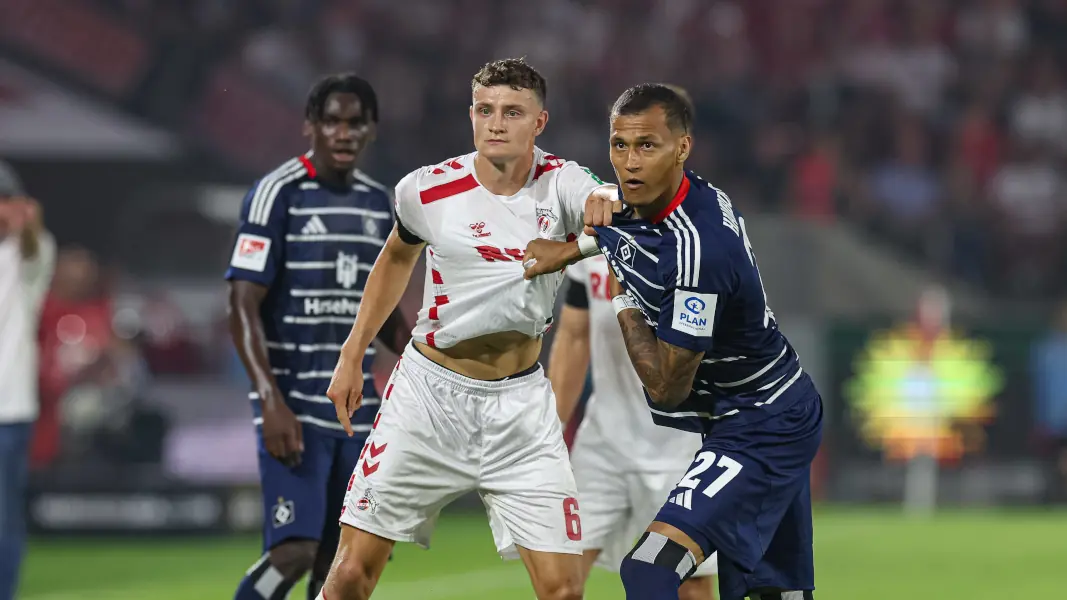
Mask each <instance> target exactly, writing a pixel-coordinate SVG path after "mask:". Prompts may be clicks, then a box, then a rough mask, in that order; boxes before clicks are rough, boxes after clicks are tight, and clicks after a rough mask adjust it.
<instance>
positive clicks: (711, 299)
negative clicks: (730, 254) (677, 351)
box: [656, 231, 737, 352]
mask: <svg viewBox="0 0 1067 600" xmlns="http://www.w3.org/2000/svg"><path fill="white" fill-rule="evenodd" d="M665 237H666V236H665ZM673 241H674V242H675V243H676V244H677V246H675V247H672V248H670V249H669V250H665V251H664V252H662V253H661V254H660V280H661V281H662V283H663V294H662V296H661V297H660V307H659V308H660V311H659V322H658V324H657V327H656V335H657V337H659V339H661V340H663V341H664V342H667V343H668V344H671V345H672V346H678V347H679V348H685V349H687V350H692V351H694V352H707V351H708V350H711V347H712V338H713V336H714V334H715V328H716V326H717V325H718V323H719V319H720V318H721V316H722V310H723V305H724V303H725V300H726V298H728V297H729V296H730V294H732V293H733V291H734V289H735V288H736V285H737V283H736V277H735V276H734V271H733V266H732V264H731V262H730V261H729V260H727V259H726V257H725V256H723V255H722V253H721V252H718V251H717V250H718V249H717V248H716V247H715V246H714V244H712V243H701V240H700V236H699V233H697V234H696V235H694V234H693V232H692V231H686V232H681V231H675V236H674V240H673Z"/></svg>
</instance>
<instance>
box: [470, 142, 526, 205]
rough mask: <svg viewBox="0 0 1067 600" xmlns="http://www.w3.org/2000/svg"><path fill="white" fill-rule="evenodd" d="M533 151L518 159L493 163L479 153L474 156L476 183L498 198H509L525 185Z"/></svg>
mask: <svg viewBox="0 0 1067 600" xmlns="http://www.w3.org/2000/svg"><path fill="white" fill-rule="evenodd" d="M533 160H534V155H533V151H530V153H528V154H524V155H523V156H521V157H519V158H513V159H510V160H506V161H503V160H502V161H495V160H491V159H489V158H486V157H485V156H482V154H481V153H478V154H475V156H474V175H475V176H476V177H477V178H478V183H480V184H482V187H484V188H485V189H487V190H489V191H490V192H491V193H493V194H496V195H498V196H511V195H512V194H515V193H517V192H518V191H519V190H521V189H522V188H523V186H525V185H526V181H527V180H529V179H530V169H532V168H533Z"/></svg>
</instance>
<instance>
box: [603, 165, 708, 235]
mask: <svg viewBox="0 0 1067 600" xmlns="http://www.w3.org/2000/svg"><path fill="white" fill-rule="evenodd" d="M690 188H692V184H691V183H690V182H689V172H688V171H683V172H682V184H681V185H680V186H678V191H676V192H675V193H674V197H673V198H671V201H670V202H669V203H667V206H666V207H664V208H663V210H662V211H660V213H659V214H658V215H656V216H655V217H652V218H651V219H647V221H648V222H650V223H652V224H653V225H659V224H660V223H662V222H663V220H664V219H666V218H667V217H668V216H669V215H670V214H671V213H672V212H674V211H675V210H676V209H677V208H678V207H679V206H681V204H682V201H683V200H685V199H686V197H688V196H689V190H690ZM619 201H620V202H622V211H621V212H620V213H618V216H620V217H623V218H625V219H632V220H634V221H642V220H646V219H642V218H641V217H640V216H638V215H637V211H635V210H634V207H633V205H630V204H627V203H626V198H625V197H623V192H622V188H621V187H620V188H619Z"/></svg>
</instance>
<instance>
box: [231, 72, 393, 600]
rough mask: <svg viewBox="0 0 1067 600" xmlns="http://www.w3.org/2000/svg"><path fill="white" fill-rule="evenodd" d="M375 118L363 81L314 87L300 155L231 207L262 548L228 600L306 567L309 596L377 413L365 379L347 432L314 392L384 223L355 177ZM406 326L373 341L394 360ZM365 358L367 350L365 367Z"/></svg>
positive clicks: (387, 224) (234, 297)
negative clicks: (237, 218) (235, 212)
mask: <svg viewBox="0 0 1067 600" xmlns="http://www.w3.org/2000/svg"><path fill="white" fill-rule="evenodd" d="M377 122H378V100H377V97H376V95H375V93H374V89H373V88H372V87H371V85H370V84H369V83H367V82H366V81H364V80H363V79H360V78H359V77H356V76H355V75H350V74H344V75H332V76H329V77H326V78H324V79H322V80H321V81H319V82H318V83H317V84H316V85H315V86H314V87H313V88H312V89H311V92H310V93H309V95H308V99H307V106H306V111H305V123H304V132H305V134H306V135H308V136H309V137H310V139H311V151H310V152H308V153H307V154H304V155H302V156H298V157H296V158H294V159H292V160H290V161H288V162H286V163H284V164H282V165H281V166H280V167H279V168H277V169H275V170H274V171H272V172H271V173H269V174H268V175H266V176H264V177H263V178H262V179H260V180H259V181H258V182H256V184H255V185H253V186H252V189H251V190H249V192H248V194H247V195H246V196H245V199H244V203H243V206H242V208H241V224H240V228H239V230H238V232H237V237H236V241H235V244H234V249H233V256H232V258H231V259H230V265H229V269H228V270H227V271H226V279H227V280H228V281H229V315H230V332H231V335H232V337H233V341H234V345H235V346H236V347H237V351H238V353H239V354H240V356H241V360H242V361H243V363H244V366H245V369H246V370H247V371H248V376H249V379H250V380H251V383H252V391H251V393H250V394H249V397H250V398H251V400H252V409H253V413H254V415H255V424H256V435H257V437H258V440H259V444H258V447H259V467H260V477H261V483H262V489H263V503H264V524H263V551H264V554H263V556H262V557H261V558H260V559H259V560H258V561H257V562H256V563H255V564H253V565H252V567H251V568H250V569H249V570H248V572H247V573H246V575H245V577H244V579H243V580H242V581H241V583H240V585H239V587H238V588H237V592H236V594H235V595H234V598H235V600H277V599H281V598H285V597H287V595H288V593H289V590H290V589H291V588H292V586H293V585H294V584H295V583H296V582H297V581H298V580H299V579H300V578H301V577H303V576H304V575H305V574H306V573H307V572H309V571H310V572H311V577H310V581H309V585H308V591H307V597H308V598H314V597H315V596H317V595H318V591H319V588H321V586H322V582H323V581H324V580H325V578H326V575H327V574H328V573H329V568H330V563H331V561H332V560H333V556H334V552H335V551H336V548H337V541H338V537H339V530H340V527H339V525H338V522H337V518H338V515H339V514H340V513H341V510H342V502H343V499H344V496H345V489H346V487H347V484H348V480H349V477H350V476H351V474H352V471H353V469H354V468H355V466H356V463H357V462H358V460H359V457H360V453H361V450H362V448H363V445H364V441H365V440H366V437H367V434H368V433H369V432H370V430H371V428H372V423H373V422H374V418H375V415H376V414H377V412H378V405H379V403H380V400H379V399H378V397H377V392H376V390H375V388H374V382H373V381H372V380H371V379H370V378H369V377H365V378H364V388H363V395H364V400H363V404H362V407H361V408H360V410H359V411H357V412H356V414H355V415H353V417H352V428H353V430H354V431H355V432H356V435H355V436H353V437H351V438H350V437H348V436H347V435H346V433H345V431H344V428H343V427H342V426H341V424H340V423H338V421H337V417H336V413H335V411H334V409H333V404H332V403H331V402H330V400H329V399H328V398H327V397H326V389H327V387H328V386H329V383H330V378H331V376H332V375H333V367H334V365H335V364H336V363H337V359H338V354H339V352H340V349H341V344H342V343H343V342H344V340H345V338H346V337H347V336H348V332H349V330H350V329H351V328H352V323H353V322H354V321H355V317H356V312H357V311H358V309H359V303H360V299H361V297H362V295H363V286H364V285H365V284H366V281H367V275H368V273H369V272H370V268H371V265H372V264H373V263H374V260H375V258H376V257H377V255H378V252H379V251H380V250H381V248H382V246H383V245H384V244H385V239H386V237H387V236H388V235H389V232H390V231H392V229H393V223H394V216H393V212H392V206H393V205H392V199H391V197H390V194H389V192H388V191H387V190H386V189H385V188H383V187H382V186H381V185H379V184H378V183H376V182H374V181H373V180H371V179H370V178H368V177H367V176H366V175H364V174H363V173H362V172H361V171H359V170H358V169H356V161H357V159H358V158H359V155H360V154H361V153H362V151H363V150H364V149H366V147H367V146H368V145H370V143H371V142H373V141H374V138H375V132H376V127H377ZM409 332H410V329H409V327H408V326H407V325H406V324H405V322H404V319H403V318H402V317H401V316H400V315H399V314H398V313H397V312H395V311H394V312H393V314H392V316H391V317H390V318H389V319H388V321H387V323H386V325H385V327H383V328H382V330H381V333H380V334H379V335H378V339H379V341H381V342H382V343H383V344H385V345H386V346H387V347H388V348H389V349H391V350H392V351H393V352H396V353H398V354H399V353H400V352H401V351H402V350H403V348H404V346H405V345H406V344H407V340H408V338H409V336H410V333H409ZM373 361H374V348H369V349H368V350H367V352H366V354H365V355H364V356H363V372H364V373H367V374H369V373H370V372H371V364H372V363H373Z"/></svg>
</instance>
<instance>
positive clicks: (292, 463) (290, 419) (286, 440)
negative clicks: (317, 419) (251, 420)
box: [260, 390, 304, 468]
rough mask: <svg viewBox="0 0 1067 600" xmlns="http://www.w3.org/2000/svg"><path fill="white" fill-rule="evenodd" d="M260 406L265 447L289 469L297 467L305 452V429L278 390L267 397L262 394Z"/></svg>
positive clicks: (269, 393)
mask: <svg viewBox="0 0 1067 600" xmlns="http://www.w3.org/2000/svg"><path fill="white" fill-rule="evenodd" d="M260 406H261V407H262V412H263V446H264V447H265V448H266V449H267V452H268V453H270V455H271V456H273V457H274V458H276V459H278V462H280V463H282V464H283V465H285V466H287V467H289V468H293V467H296V466H297V465H299V464H300V456H301V454H303V452H304V427H303V426H302V425H301V424H300V421H298V420H296V415H294V414H293V411H292V410H290V408H289V407H288V406H286V405H285V402H284V401H283V400H282V398H281V393H280V392H277V391H276V390H275V391H271V392H268V393H267V397H264V394H263V392H261V393H260Z"/></svg>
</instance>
